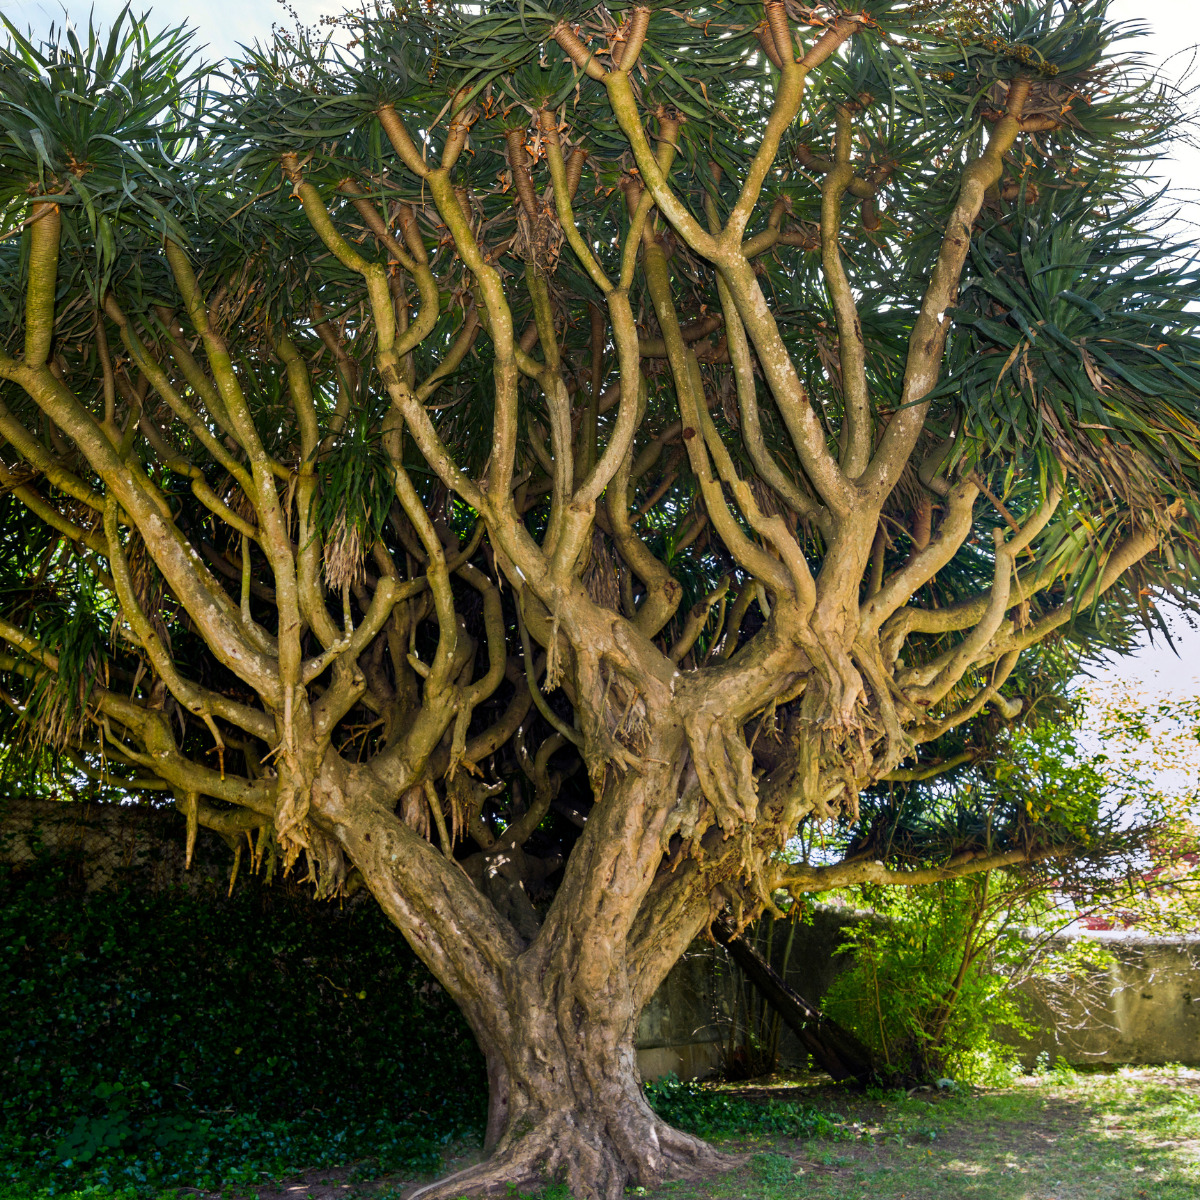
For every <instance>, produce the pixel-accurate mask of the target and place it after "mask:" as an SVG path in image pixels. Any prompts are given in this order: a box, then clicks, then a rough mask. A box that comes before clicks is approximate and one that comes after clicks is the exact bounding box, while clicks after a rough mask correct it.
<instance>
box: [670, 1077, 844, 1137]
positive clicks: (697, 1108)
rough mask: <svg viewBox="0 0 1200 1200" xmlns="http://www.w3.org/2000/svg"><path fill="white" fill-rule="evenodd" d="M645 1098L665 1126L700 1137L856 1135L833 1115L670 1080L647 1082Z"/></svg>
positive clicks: (793, 1104)
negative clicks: (666, 1124) (669, 1125)
mask: <svg viewBox="0 0 1200 1200" xmlns="http://www.w3.org/2000/svg"><path fill="white" fill-rule="evenodd" d="M646 1097H647V1099H648V1100H649V1101H650V1106H651V1107H652V1108H653V1109H654V1111H655V1112H656V1113H658V1115H659V1116H660V1117H662V1119H663V1120H664V1121H666V1122H668V1124H671V1125H674V1126H675V1127H676V1128H677V1129H682V1130H684V1131H685V1132H686V1133H694V1134H696V1135H697V1136H698V1137H702V1138H720V1137H737V1136H739V1135H747V1134H759V1135H763V1136H772V1137H794V1138H814V1137H824V1138H830V1139H832V1140H835V1141H837V1140H844V1139H848V1138H852V1137H853V1136H854V1134H853V1133H852V1132H851V1131H850V1130H848V1129H847V1128H846V1127H845V1126H844V1125H843V1123H842V1120H841V1118H840V1117H838V1116H837V1115H836V1114H830V1113H824V1112H821V1111H819V1110H818V1109H816V1108H813V1107H811V1106H809V1105H803V1104H796V1103H794V1102H792V1101H786V1100H766V1101H757V1100H747V1099H745V1098H744V1097H742V1096H736V1095H731V1094H730V1093H728V1092H723V1091H719V1090H718V1089H715V1088H708V1087H704V1086H703V1085H702V1084H699V1083H694V1082H688V1083H684V1082H681V1081H680V1080H679V1079H677V1078H676V1077H675V1076H674V1075H667V1076H664V1077H663V1078H662V1079H655V1080H653V1081H652V1082H650V1083H648V1084H647V1085H646Z"/></svg>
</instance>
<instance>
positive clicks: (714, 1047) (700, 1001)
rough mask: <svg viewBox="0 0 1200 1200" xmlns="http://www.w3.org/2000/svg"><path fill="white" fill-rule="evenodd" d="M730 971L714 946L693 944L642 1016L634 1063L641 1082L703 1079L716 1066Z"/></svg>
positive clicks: (729, 995) (728, 1006)
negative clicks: (668, 1078) (666, 1078)
mask: <svg viewBox="0 0 1200 1200" xmlns="http://www.w3.org/2000/svg"><path fill="white" fill-rule="evenodd" d="M732 1003H733V1000H732V990H731V974H730V969H729V967H728V966H727V965H726V962H725V951H724V950H722V949H721V948H720V947H719V946H715V945H705V944H703V943H700V942H697V943H696V944H695V945H694V946H692V948H691V949H690V950H689V951H688V952H687V953H686V954H685V955H684V956H683V958H681V959H680V960H679V962H677V963H676V964H675V966H674V968H673V969H672V971H671V973H670V974H669V975H668V976H667V978H666V979H665V980H664V981H663V984H662V986H661V987H660V988H659V989H658V991H657V992H655V993H654V995H653V996H652V997H651V999H650V1003H649V1004H647V1005H646V1007H645V1009H643V1010H642V1015H641V1018H640V1019H639V1021H638V1031H637V1041H636V1045H637V1057H638V1066H639V1067H640V1068H641V1072H642V1078H643V1079H657V1078H659V1077H660V1076H662V1075H670V1074H675V1075H678V1076H679V1078H680V1079H703V1078H705V1077H706V1076H708V1075H712V1074H714V1073H715V1072H716V1071H717V1070H718V1069H719V1068H720V1066H721V1039H722V1037H723V1035H724V1032H725V1029H724V1027H725V1025H726V1023H727V1022H728V1020H729V1018H730V1016H731V1015H732Z"/></svg>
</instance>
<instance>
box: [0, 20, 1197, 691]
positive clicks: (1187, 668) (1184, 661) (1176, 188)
mask: <svg viewBox="0 0 1200 1200" xmlns="http://www.w3.org/2000/svg"><path fill="white" fill-rule="evenodd" d="M121 7H122V4H121V3H118V2H117V0H95V3H94V4H93V5H92V6H91V9H92V11H93V12H94V14H95V18H96V22H97V24H99V25H102V26H103V25H106V24H107V23H108V22H109V21H111V19H112V17H113V16H114V15H115V14H116V13H117V12H119V11H120V9H121ZM133 7H134V9H135V11H137V10H140V9H143V8H145V9H149V10H150V11H151V12H153V11H155V9H156V8H157V11H158V12H159V13H161V14H162V23H163V24H167V23H170V22H178V21H181V20H186V21H187V22H188V23H189V24H191V25H194V26H195V27H196V28H197V29H198V31H199V34H200V37H199V39H198V40H199V41H200V43H201V44H203V45H205V46H206V47H207V50H206V52H205V57H206V58H210V59H212V58H218V57H224V56H225V55H228V54H230V53H232V52H233V51H234V50H236V48H237V46H238V45H239V44H250V43H253V42H254V41H256V40H259V39H265V38H267V37H268V36H269V35H270V31H271V25H272V23H273V22H278V23H280V24H286V25H291V24H292V23H293V19H292V17H291V15H290V14H289V11H288V10H290V12H292V13H295V15H296V16H298V17H299V18H300V20H302V21H303V22H304V23H305V24H306V25H315V24H316V23H317V21H318V20H319V18H320V17H321V16H323V15H327V14H332V13H336V12H339V11H341V10H342V9H343V8H344V7H346V5H344V4H341V3H331V2H330V0H291V2H290V3H289V4H288V10H285V8H284V7H283V5H282V4H281V3H280V2H279V0H236V2H234V0H210V2H209V3H203V0H175V2H174V3H173V4H169V5H168V4H160V5H158V6H155V5H153V4H145V3H139V2H135V3H134V4H133ZM64 9H65V11H66V12H67V13H69V14H70V17H71V19H73V20H74V21H76V22H77V23H81V24H83V25H84V26H85V27H86V24H87V13H88V10H89V8H88V5H87V4H84V3H80V4H75V3H67V4H65V5H64V4H62V3H55V2H53V0H5V4H4V15H5V16H7V17H8V19H9V20H10V21H12V22H13V24H14V25H16V26H17V27H18V28H19V29H21V30H22V31H25V30H26V29H27V28H28V27H30V26H32V27H33V30H34V33H35V34H44V33H45V31H46V29H47V28H48V27H49V25H50V24H51V22H55V23H61V22H62V20H63V15H64ZM1110 12H1111V14H1112V15H1113V16H1114V17H1115V18H1117V19H1119V20H1139V21H1143V22H1145V23H1146V24H1148V25H1149V26H1150V27H1151V33H1150V34H1149V36H1148V37H1147V38H1146V39H1145V41H1144V43H1143V44H1142V45H1143V48H1144V49H1145V50H1146V51H1147V52H1148V53H1150V54H1151V55H1153V56H1154V57H1155V58H1156V59H1158V60H1159V61H1161V62H1164V64H1165V70H1166V72H1167V74H1168V76H1169V77H1172V78H1178V77H1179V75H1180V74H1181V73H1182V72H1183V70H1184V69H1185V67H1186V65H1187V63H1188V61H1189V59H1190V54H1189V52H1188V48H1189V47H1192V46H1196V45H1198V44H1200V0H1114V2H1113V4H1112V6H1111V9H1110ZM1129 45H1131V46H1133V45H1138V43H1129ZM1197 82H1200V79H1198V80H1197ZM1196 136H1197V137H1200V129H1198V130H1197V132H1196ZM1163 174H1164V182H1166V181H1168V180H1169V182H1170V184H1171V187H1172V190H1173V192H1174V195H1175V203H1177V204H1178V205H1179V207H1180V209H1181V213H1182V216H1183V217H1184V219H1188V217H1189V216H1190V213H1191V212H1192V211H1194V210H1195V207H1196V201H1197V198H1198V197H1200V150H1195V149H1190V148H1188V147H1183V146H1181V147H1180V148H1179V150H1178V152H1177V154H1176V157H1175V159H1173V160H1172V161H1171V162H1169V163H1164V164H1163ZM1173 637H1174V638H1175V644H1176V646H1177V647H1178V650H1179V654H1178V655H1176V654H1175V653H1174V652H1172V651H1171V650H1170V649H1169V648H1168V646H1167V644H1166V642H1165V640H1164V639H1163V638H1162V637H1161V636H1159V637H1157V638H1155V639H1154V642H1153V643H1152V644H1151V643H1149V642H1147V643H1146V644H1145V645H1144V646H1143V648H1142V649H1141V650H1140V651H1139V652H1138V653H1137V654H1134V655H1131V656H1128V657H1126V658H1122V659H1120V660H1117V661H1115V662H1113V663H1112V665H1111V666H1110V667H1108V668H1105V669H1104V670H1101V671H1098V672H1095V671H1094V672H1093V674H1098V675H1099V677H1100V678H1101V679H1104V678H1109V677H1112V678H1117V679H1121V680H1124V681H1127V682H1129V683H1132V684H1134V685H1135V686H1138V685H1140V686H1142V687H1143V688H1144V689H1145V690H1147V691H1150V692H1155V693H1168V694H1170V693H1173V694H1182V693H1188V692H1190V693H1191V694H1193V695H1194V694H1196V693H1197V692H1200V628H1197V627H1195V626H1193V625H1190V624H1188V623H1186V622H1182V621H1177V622H1174V623H1173Z"/></svg>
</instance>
